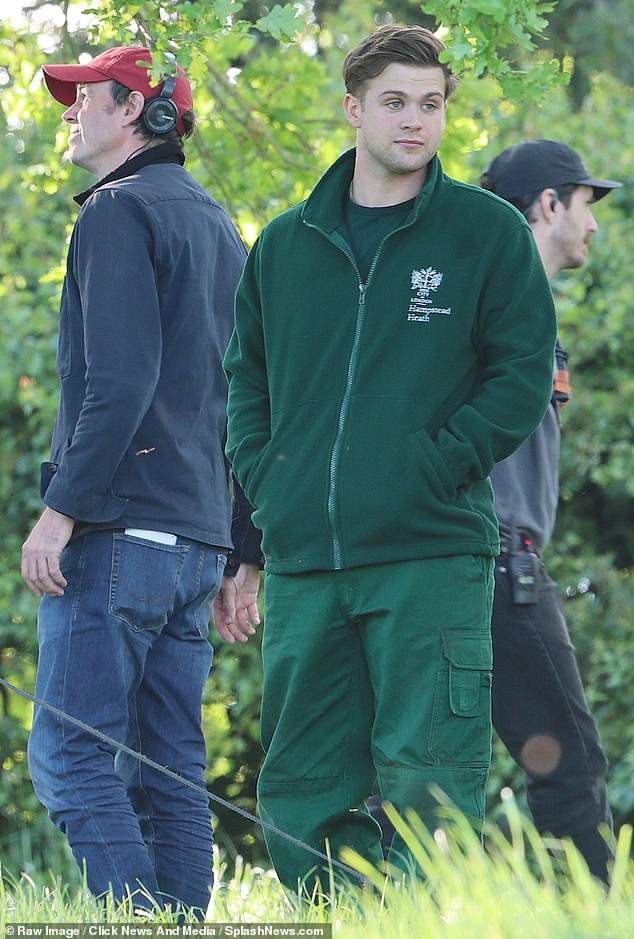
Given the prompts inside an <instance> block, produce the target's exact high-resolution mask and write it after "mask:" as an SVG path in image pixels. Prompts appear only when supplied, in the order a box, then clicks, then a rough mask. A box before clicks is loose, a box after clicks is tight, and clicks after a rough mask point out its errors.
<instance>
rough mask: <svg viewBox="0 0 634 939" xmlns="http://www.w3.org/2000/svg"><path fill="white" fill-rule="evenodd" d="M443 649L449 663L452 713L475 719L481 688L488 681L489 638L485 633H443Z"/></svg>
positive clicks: (479, 709)
mask: <svg viewBox="0 0 634 939" xmlns="http://www.w3.org/2000/svg"><path fill="white" fill-rule="evenodd" d="M443 650H444V654H445V656H446V657H447V659H448V660H449V705H450V707H451V710H452V711H453V713H454V714H457V715H458V716H460V717H476V716H477V715H478V714H480V712H481V697H480V695H481V688H482V686H483V685H488V684H489V683H490V680H491V678H490V672H491V669H492V668H493V652H492V647H491V636H490V634H489V633H488V632H479V633H473V632H468V633H461V632H452V633H451V634H445V635H444V636H443Z"/></svg>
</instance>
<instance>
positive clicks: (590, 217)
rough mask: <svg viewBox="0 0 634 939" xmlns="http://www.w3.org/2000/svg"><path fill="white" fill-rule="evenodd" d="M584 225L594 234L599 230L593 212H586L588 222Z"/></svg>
mask: <svg viewBox="0 0 634 939" xmlns="http://www.w3.org/2000/svg"><path fill="white" fill-rule="evenodd" d="M586 227H587V229H588V231H589V232H590V233H591V234H593V235H595V234H596V233H597V232H598V231H599V225H598V224H597V220H596V218H595V217H594V214H593V212H588V224H587V226H586Z"/></svg>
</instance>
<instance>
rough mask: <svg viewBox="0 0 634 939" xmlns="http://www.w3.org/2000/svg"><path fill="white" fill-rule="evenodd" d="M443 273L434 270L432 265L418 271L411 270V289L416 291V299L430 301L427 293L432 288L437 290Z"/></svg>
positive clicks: (423, 301) (422, 301) (424, 301)
mask: <svg viewBox="0 0 634 939" xmlns="http://www.w3.org/2000/svg"><path fill="white" fill-rule="evenodd" d="M442 279H443V275H442V274H439V273H438V271H435V270H434V269H433V267H427V268H424V269H423V270H420V271H412V290H415V291H416V293H417V299H418V300H419V301H420V302H421V303H431V302H432V301H431V300H430V299H429V294H430V293H431V291H432V290H438V288H439V286H440V284H441V281H442Z"/></svg>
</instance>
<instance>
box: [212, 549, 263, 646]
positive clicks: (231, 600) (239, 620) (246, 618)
mask: <svg viewBox="0 0 634 939" xmlns="http://www.w3.org/2000/svg"><path fill="white" fill-rule="evenodd" d="M259 589H260V569H259V567H258V566H257V564H241V565H240V567H239V568H238V571H237V573H236V576H235V577H223V578H222V587H221V588H220V593H218V594H217V596H216V597H215V599H214V603H213V613H214V626H215V628H216V629H217V630H218V632H219V633H220V635H221V636H222V638H223V639H224V640H226V642H231V643H234V642H236V641H237V642H248V641H249V638H250V636H253V635H255V628H254V627H255V626H258V625H259V623H260V613H259V611H258V592H259Z"/></svg>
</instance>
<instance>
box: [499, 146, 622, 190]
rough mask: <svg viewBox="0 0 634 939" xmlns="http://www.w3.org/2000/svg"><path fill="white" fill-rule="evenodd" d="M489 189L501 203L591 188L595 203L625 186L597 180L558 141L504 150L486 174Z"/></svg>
mask: <svg viewBox="0 0 634 939" xmlns="http://www.w3.org/2000/svg"><path fill="white" fill-rule="evenodd" d="M484 177H488V181H487V186H486V188H487V189H490V190H491V191H492V192H494V193H495V194H496V195H498V196H501V197H502V199H507V200H510V199H517V198H519V197H520V196H527V195H530V194H531V193H533V192H541V191H542V190H543V189H557V187H558V186H564V185H566V183H572V184H574V185H577V186H592V188H593V190H594V200H595V202H596V201H597V200H599V199H602V198H603V197H604V196H606V195H607V194H608V192H609V191H610V189H620V188H621V186H622V185H623V183H616V182H613V181H612V180H611V179H595V178H594V177H593V176H591V175H590V173H589V172H588V170H587V169H586V167H585V165H584V163H583V160H582V159H581V157H580V156H579V154H578V153H576V152H575V151H574V150H573V149H572V147H568V146H567V145H566V144H565V143H560V142H559V141H557V140H545V139H539V140H524V141H522V142H521V143H516V144H514V145H513V146H512V147H508V148H507V149H506V150H503V151H502V153H500V154H499V155H498V156H496V157H495V159H494V160H493V161H492V162H491V164H490V165H489V168H488V169H487V170H486V171H485V173H484V174H483V178H484Z"/></svg>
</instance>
